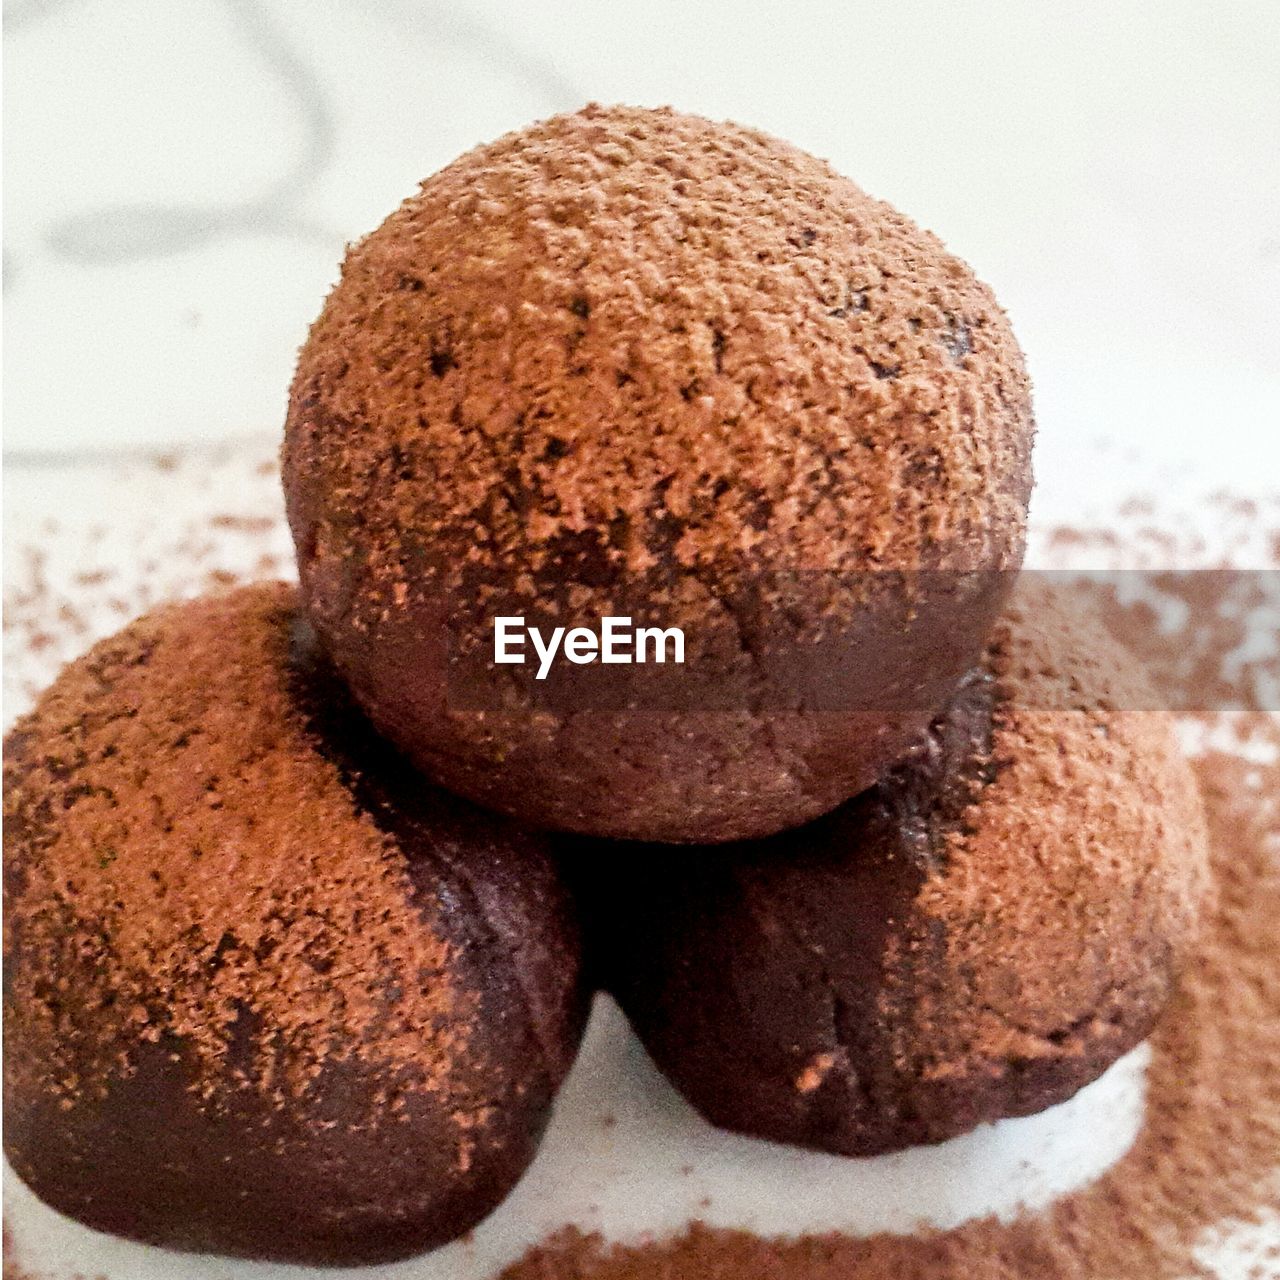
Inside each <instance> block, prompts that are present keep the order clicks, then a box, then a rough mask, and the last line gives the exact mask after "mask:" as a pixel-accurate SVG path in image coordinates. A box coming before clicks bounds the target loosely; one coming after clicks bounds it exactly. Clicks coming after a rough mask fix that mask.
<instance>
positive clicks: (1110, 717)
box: [584, 590, 1206, 1155]
mask: <svg viewBox="0 0 1280 1280" xmlns="http://www.w3.org/2000/svg"><path fill="white" fill-rule="evenodd" d="M1019 596H1020V598H1019V599H1018V600H1017V601H1016V602H1015V603H1014V605H1013V606H1011V608H1010V610H1009V612H1008V614H1007V616H1006V617H1005V618H1004V619H1003V620H1002V622H1001V623H1000V625H999V627H998V628H997V630H996V632H995V633H994V636H993V640H992V643H991V646H990V649H989V651H988V653H987V655H986V659H985V661H984V663H983V665H982V666H981V667H980V668H979V669H978V670H976V671H975V672H974V673H973V674H972V675H971V676H970V677H969V678H968V679H967V681H966V682H965V683H964V685H963V687H962V689H961V690H960V692H959V693H958V694H957V696H956V698H955V700H954V701H953V702H952V703H951V705H950V707H949V708H948V710H947V711H946V712H945V713H944V714H943V715H942V716H940V717H939V718H938V719H937V720H936V721H935V723H934V725H933V727H932V729H931V731H930V733H929V736H928V739H927V745H926V746H925V747H924V749H922V750H921V751H920V752H919V753H918V754H917V755H916V756H915V757H914V758H912V759H911V760H909V761H907V762H904V763H903V764H902V765H901V766H900V767H898V768H897V769H895V770H894V771H893V772H892V773H891V774H890V775H888V776H887V777H886V778H885V780H884V781H883V782H882V783H880V784H879V785H878V786H876V787H875V788H873V789H872V790H870V791H868V792H867V793H865V794H863V795H860V796H858V797H857V798H855V799H854V800H852V801H850V802H849V803H847V804H845V805H842V806H841V807H840V808H838V809H837V810H836V811H834V812H833V813H831V814H828V815H826V816H825V817H823V818H821V819H819V820H818V821H817V822H815V823H813V824H811V825H809V826H807V827H804V828H801V829H799V830H796V831H791V832H788V833H786V834H785V835H782V836H778V837H774V838H773V839H771V840H765V841H755V842H748V843H743V844H738V845H733V846H728V847H722V848H718V849H711V850H707V851H706V854H705V856H701V857H698V858H691V857H689V856H688V854H687V853H686V854H685V855H684V856H683V857H675V856H672V855H671V854H670V853H668V854H667V855H666V856H665V857H663V855H662V854H661V852H660V851H657V850H650V849H645V850H642V851H641V852H640V853H639V854H634V855H630V856H628V855H626V854H625V852H618V853H615V856H613V857H611V858H609V859H601V858H598V857H590V858H587V859H585V861H584V869H585V871H586V872H587V873H588V874H591V873H592V872H593V871H594V872H595V874H594V875H593V876H592V884H591V886H590V889H589V894H590V896H591V898H592V900H593V903H594V906H593V911H594V913H595V915H596V916H597V917H598V918H599V919H600V921H601V922H602V924H601V939H600V941H601V944H602V945H603V946H604V947H605V948H606V950H607V954H606V959H605V969H606V975H607V978H608V980H609V982H610V984H611V985H612V987H613V989H614V990H615V991H616V993H617V995H618V997H619V999H620V1001H621V1003H622V1004H623V1006H624V1008H625V1009H626V1010H627V1012H628V1014H629V1015H630V1018H631V1020H632V1023H633V1025H634V1026H635V1028H636V1030H637V1032H638V1033H639V1035H640V1037H641V1039H642V1040H643V1041H644V1043H645V1044H646V1046H647V1047H648V1049H649V1051H650V1052H651V1054H652V1055H653V1057H654V1059H655V1060H656V1062H657V1063H658V1065H659V1066H660V1067H661V1069H662V1070H663V1071H664V1072H665V1073H666V1075H667V1076H668V1077H669V1079H670V1080H671V1081H672V1082H673V1083H674V1084H675V1085H676V1086H677V1087H678V1088H679V1089H680V1090H681V1091H682V1092H683V1093H684V1094H685V1096H686V1097H687V1098H688V1099H689V1100H690V1101H691V1102H692V1103H693V1104H694V1105H695V1106H696V1107H697V1108H698V1109H699V1110H700V1111H701V1112H702V1113H703V1115H705V1116H706V1117H707V1118H708V1119H709V1120H711V1121H713V1122H714V1123H716V1124H718V1125H721V1126H723V1127H725V1128H729V1129H734V1130H738V1131H741V1132H743V1133H747V1134H753V1135H756V1136H759V1137H764V1138H771V1139H774V1140H777V1141H781V1142H789V1143H795V1144H799V1145H802V1146H807V1147H814V1148H818V1149H821V1150H825V1151H831V1152H836V1153H841V1154H845V1155H873V1154H877V1153H881V1152H886V1151H893V1150H895V1149H898V1148H902V1147H907V1146H912V1145H916V1144H920V1143H929V1142H938V1141H941V1140H943V1139H945V1138H950V1137H952V1136H954V1135H957V1134H960V1133H964V1132H966V1131H967V1130H969V1129H972V1128H973V1127H974V1126H976V1125H978V1124H981V1123H983V1122H986V1121H992V1120H996V1119H998V1118H1000V1117H1003V1116H1017V1115H1026V1114H1030V1113H1032V1112H1035V1111H1039V1110H1042V1109H1043V1108H1045V1107H1047V1106H1050V1105H1052V1104H1054V1103H1057V1102H1061V1101H1064V1100H1065V1099H1066V1098H1068V1097H1070V1096H1071V1094H1073V1093H1074V1092H1075V1091H1076V1090H1077V1089H1079V1088H1080V1087H1081V1086H1083V1085H1085V1084H1087V1083H1088V1082H1089V1081H1091V1080H1093V1079H1094V1078H1095V1077H1096V1076H1098V1075H1100V1074H1101V1073H1102V1071H1103V1070H1104V1069H1105V1068H1106V1067H1107V1066H1108V1065H1109V1064H1110V1063H1112V1062H1113V1061H1115V1059H1116V1058H1118V1057H1120V1056H1121V1055H1122V1054H1124V1053H1125V1052H1126V1051H1128V1050H1129V1049H1131V1048H1132V1047H1133V1046H1134V1045H1136V1044H1137V1043H1138V1042H1139V1041H1140V1040H1141V1039H1142V1038H1143V1037H1144V1036H1145V1035H1146V1034H1147V1033H1148V1031H1149V1030H1150V1029H1151V1027H1152V1024H1153V1022H1154V1020H1155V1018H1156V1016H1157V1015H1158V1013H1159V1012H1160V1009H1161V1007H1162V1006H1163V1005H1164V1003H1165V1000H1166V998H1167V996H1168V995H1169V992H1170V986H1171V983H1172V982H1173V980H1174V975H1175V971H1176V969H1177V967H1178V963H1179V961H1180V959H1181V958H1182V957H1183V956H1184V955H1185V953H1186V951H1187V948H1188V945H1189V942H1190V940H1191V939H1192V936H1193V929H1194V925H1195V922H1196V919H1197V914H1198V908H1199V903H1200V899H1201V896H1202V892H1203V888H1204V885H1205V883H1206V853H1205V843H1204V832H1203V819H1202V815H1201V811H1200V803H1199V796H1198V793H1197V790H1196V786H1195V782H1194V779H1193V778H1192V776H1191V774H1190V772H1189V767H1188V765H1187V763H1186V762H1185V760H1184V759H1183V758H1182V756H1181V755H1180V752H1179V748H1178V745H1177V742H1176V741H1175V738H1174V735H1173V732H1172V728H1171V723H1170V719H1169V717H1168V715H1167V713H1165V712H1163V711H1160V710H1158V709H1157V707H1156V702H1155V700H1154V696H1153V694H1152V692H1151V689H1150V687H1149V686H1147V685H1146V683H1145V681H1144V678H1143V677H1142V675H1141V673H1140V672H1138V671H1136V670H1135V669H1134V667H1133V665H1132V662H1131V660H1130V659H1129V658H1128V657H1127V656H1126V655H1125V654H1123V653H1122V652H1121V651H1120V650H1119V649H1118V648H1117V647H1116V645H1115V643H1114V642H1113V641H1111V640H1110V639H1109V638H1108V637H1106V636H1105V635H1104V634H1103V633H1102V631H1101V630H1099V629H1098V627H1097V626H1096V624H1095V623H1093V622H1092V621H1091V620H1090V619H1089V618H1087V617H1085V616H1082V615H1081V614H1079V613H1078V612H1076V611H1075V610H1074V608H1069V607H1068V606H1066V605H1065V604H1063V603H1062V602H1061V601H1059V602H1056V603H1055V602H1054V601H1053V600H1051V599H1050V598H1049V596H1048V595H1047V594H1046V593H1042V592H1040V591H1036V592H1031V591H1030V590H1028V592H1027V594H1026V595H1025V596H1022V594H1021V592H1020V593H1019Z"/></svg>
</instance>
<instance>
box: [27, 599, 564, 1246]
mask: <svg viewBox="0 0 1280 1280" xmlns="http://www.w3.org/2000/svg"><path fill="white" fill-rule="evenodd" d="M296 617H297V607H296V597H295V593H294V591H293V589H292V588H289V587H286V586H284V585H283V584H271V585H262V586H255V587H252V588H247V589H242V590H239V591H236V592H234V593H231V594H228V595H224V596H220V597H217V598H210V599H204V600H199V601H195V602H193V603H188V604H183V605H179V606H175V607H170V608H168V609H165V610H163V611H160V612H158V613H155V614H153V615H150V616H148V617H146V618H144V619H142V620H141V621H139V622H136V623H135V624H133V625H132V626H130V627H128V628H127V629H126V630H125V631H123V632H121V633H120V634H119V635H117V636H115V637H114V638H112V639H109V640H106V641H104V642H102V643H101V644H99V645H98V646H97V647H96V648H94V649H93V650H92V651H91V652H90V653H89V654H87V655H86V656H85V657H83V658H82V659H80V660H79V661H77V662H75V663H73V664H72V665H71V666H70V667H68V668H67V669H66V670H65V671H64V672H63V674H62V675H61V676H60V677H59V678H58V680H57V681H56V683H55V684H54V685H53V686H52V687H51V688H50V689H49V690H48V692H46V693H45V694H44V696H43V697H42V698H41V699H40V700H39V702H38V704H37V706H36V708H35V710H34V711H33V712H32V713H31V714H30V715H28V716H27V717H25V718H24V719H23V720H21V721H20V722H19V723H18V725H17V726H16V727H15V729H14V730H13V732H12V734H11V735H10V737H9V739H8V740H7V741H6V744H5V810H4V812H5V827H4V856H5V887H6V896H7V908H6V912H5V981H6V986H5V995H4V1033H5V1057H4V1097H5V1120H6V1124H5V1129H4V1145H5V1151H6V1152H7V1154H8V1156H9V1159H10V1160H11V1161H12V1164H13V1167H14V1168H15V1169H16V1170H17V1172H18V1174H19V1175H20V1176H21V1177H22V1178H23V1179H24V1180H25V1181H26V1182H27V1183H28V1184H29V1185H30V1186H31V1188H32V1189H33V1190H34V1191H35V1192H36V1194H37V1195H39V1196H40V1197H41V1198H42V1199H43V1200H45V1201H47V1202H48V1203H49V1204H51V1205H52V1206H54V1207H55V1208H56V1209H59V1210H61V1211H62V1212H64V1213H66V1214H69V1215H70V1216H72V1217H74V1218H77V1219H79V1220H80V1221H81V1222H84V1223H86V1224H88V1225H89V1226H91V1227H96V1228H98V1229H100V1230H103V1231H109V1232H114V1233H116V1234H118V1235H123V1236H128V1237H131V1238H133V1239H137V1240H143V1241H148V1242H151V1243H154V1244H160V1245H168V1246H170V1247H173V1248H176V1249H185V1250H193V1251H209V1252H216V1253H225V1254H234V1255H240V1256H244V1257H250V1258H262V1259H278V1260H281V1261H288V1262H303V1263H314V1264H321V1263H344V1264H345V1263H372V1262H377V1261H380V1260H389V1259H394V1258H399V1257H403V1256H405V1255H408V1254H411V1253H414V1252H416V1251H418V1250H422V1249H425V1248H427V1247H429V1246H432V1245H435V1244H438V1243H441V1242H443V1241H446V1240H449V1239H451V1238H453V1237H455V1236H457V1235H459V1234H461V1233H462V1232H464V1231H465V1230H467V1229H468V1228H469V1227H471V1226H472V1225H473V1224H474V1223H475V1222H477V1221H478V1220H479V1219H480V1218H482V1217H483V1216H484V1215H485V1214H486V1213H487V1212H488V1211H489V1210H490V1209H492V1208H493V1207H494V1206H495V1205H496V1204H497V1203H498V1202H499V1201H500V1200H501V1199H502V1198H503V1196H504V1195H505V1194H506V1193H507V1192H508V1191H509V1190H510V1188H511V1187H512V1186H513V1184H514V1183H515V1182H516V1180H517V1179H518V1178H519V1177H520V1175H521V1173H522V1172H523V1171H524V1169H525V1167H526V1166H527V1165H528V1163H529V1161H530V1160H531V1159H532V1157H533V1154H534V1151H535V1148H536V1147H537V1144H538V1141H539V1136H540V1133H541V1130H542V1126H543V1124H544V1121H545V1120H546V1118H547V1114H548V1110H549V1107H550V1103H551V1100H552V1097H553V1094H554V1093H555V1090H556V1088H557V1086H558V1084H559V1083H560V1081H561V1079H562V1078H563V1076H564V1075H565V1073H566V1071H567V1069H568V1067H569V1065H570V1062H571V1060H572V1058H573V1056H574V1053H575V1051H576V1046H577V1043H578V1037H579V1033H580V1030H581V1020H582V1014H583V1007H582V1006H583V1001H582V1000H581V996H580V991H579V981H578V970H579V955H578V942H577V936H576V931H575V926H574V923H573V919H572V916H571V914H570V912H569V910H568V908H567V905H566V899H565V896H564V894H563V891H562V889H561V887H560V885H559V882H558V879H557V876H556V874H555V873H554V871H553V867H552V864H551V862H550V861H549V858H548V854H547V850H546V849H545V847H544V844H543V842H542V838H541V837H536V836H531V835H529V834H527V833H526V832H524V831H523V830H521V829H519V828H516V827H514V826H513V825H511V824H509V822H508V821H507V820H505V819H502V818H499V817H495V816H491V815H489V814H486V813H483V812H481V811H479V810H475V809H473V808H472V807H471V806H470V805H468V804H467V803H465V802H463V801H460V800H455V799H454V798H452V797H450V796H447V795H445V794H443V793H441V792H438V791H435V790H433V789H432V788H430V787H429V786H427V785H426V784H424V783H423V782H422V781H421V780H420V779H419V778H418V777H417V776H416V775H414V774H412V773H410V772H409V771H408V770H407V767H406V766H405V765H404V764H403V763H402V762H401V761H399V760H398V758H395V757H393V756H392V755H391V753H390V751H389V750H388V749H386V748H383V747H381V746H380V745H379V744H378V742H377V741H376V740H374V739H373V737H372V735H371V732H370V731H369V729H368V728H367V727H366V725H365V723H364V722H363V721H362V719H361V718H359V717H358V715H356V714H355V713H354V712H353V709H352V708H350V707H349V706H348V707H343V706H342V705H341V703H340V702H334V701H333V698H332V693H333V691H332V689H329V688H327V685H328V684H330V683H332V682H333V677H332V676H331V675H330V676H327V677H326V675H325V673H324V671H323V669H322V668H321V667H320V666H318V665H317V664H316V662H315V661H314V657H313V655H314V652H315V650H314V645H313V644H311V643H309V641H308V638H307V635H306V633H305V630H300V629H299V628H298V627H297V626H296Z"/></svg>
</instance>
